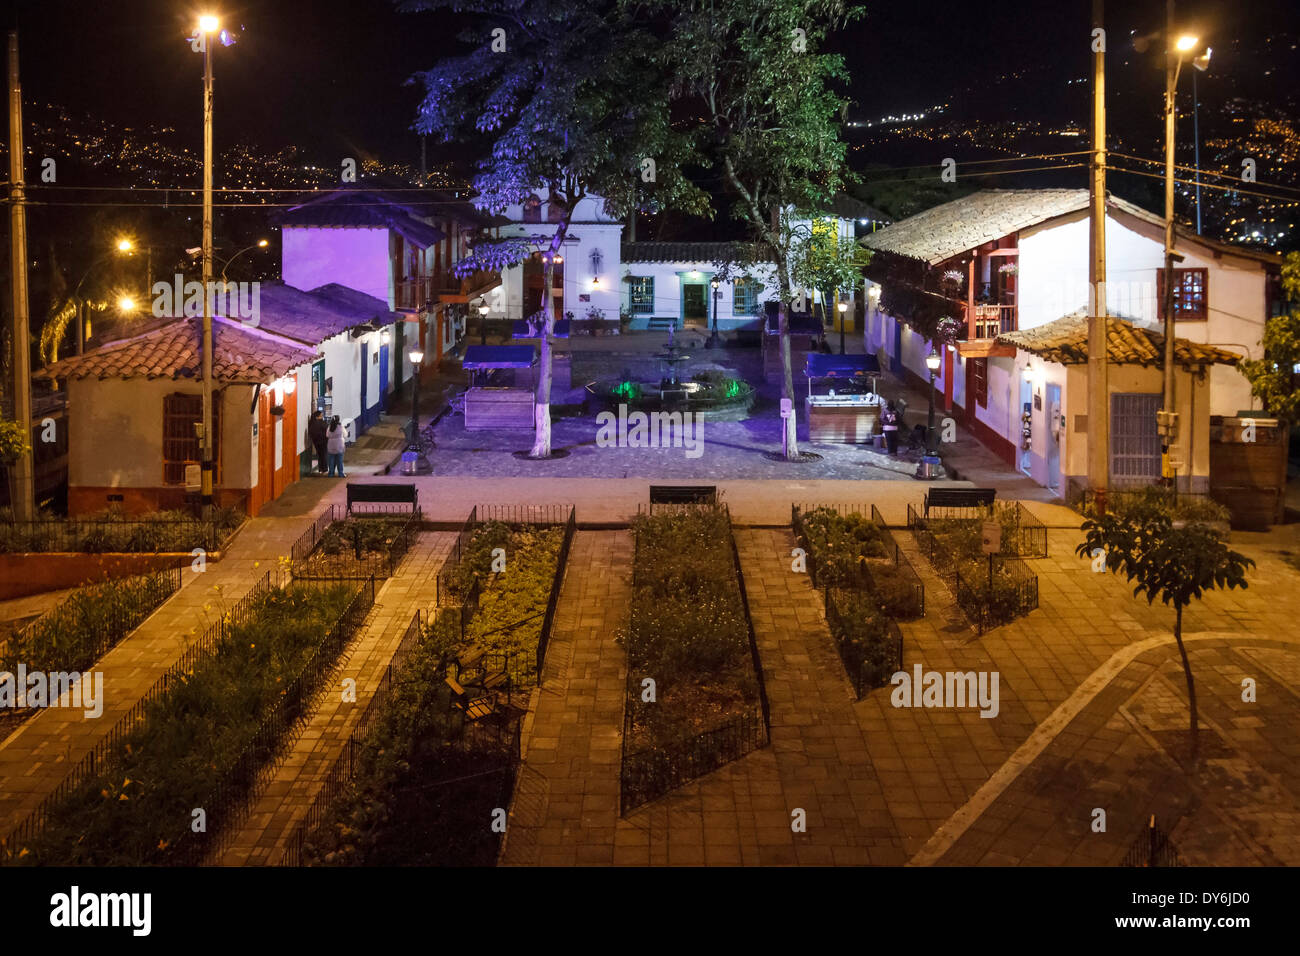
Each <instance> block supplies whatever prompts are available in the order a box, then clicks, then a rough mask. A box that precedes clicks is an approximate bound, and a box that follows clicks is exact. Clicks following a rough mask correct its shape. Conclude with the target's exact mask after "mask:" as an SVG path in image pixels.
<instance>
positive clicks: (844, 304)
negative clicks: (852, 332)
mask: <svg viewBox="0 0 1300 956" xmlns="http://www.w3.org/2000/svg"><path fill="white" fill-rule="evenodd" d="M838 308H839V310H840V354H841V355H843V354H844V316H845V314H846V313H847V312H848V311H849V304H848V303H847V302H841V303H840V304H839V306H838Z"/></svg>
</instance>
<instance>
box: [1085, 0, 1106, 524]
mask: <svg viewBox="0 0 1300 956" xmlns="http://www.w3.org/2000/svg"><path fill="white" fill-rule="evenodd" d="M1104 6H1105V0H1092V26H1093V29H1094V30H1102V31H1103V32H1102V33H1101V34H1100V35H1098V34H1096V33H1094V34H1093V37H1094V38H1093V43H1092V49H1093V53H1092V167H1091V169H1090V171H1089V173H1090V174H1089V180H1088V192H1089V199H1090V200H1091V205H1090V207H1089V208H1090V210H1091V213H1090V214H1091V222H1090V225H1091V230H1090V232H1089V234H1088V284H1089V288H1090V289H1091V290H1092V311H1091V314H1090V315H1089V317H1088V486H1089V487H1090V488H1091V489H1092V493H1093V500H1094V501H1095V502H1096V507H1097V509H1098V511H1099V512H1104V511H1105V510H1106V492H1107V489H1108V488H1109V487H1110V355H1109V352H1108V351H1107V347H1106V323H1107V316H1108V315H1109V314H1110V309H1109V308H1107V306H1106V43H1105V39H1104V38H1105V32H1104V31H1105V29H1106V25H1105V13H1104V9H1103V8H1104Z"/></svg>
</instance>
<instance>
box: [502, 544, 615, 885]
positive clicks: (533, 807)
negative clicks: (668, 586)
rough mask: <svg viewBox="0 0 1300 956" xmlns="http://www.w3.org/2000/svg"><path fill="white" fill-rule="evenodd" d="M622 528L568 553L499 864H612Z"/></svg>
mask: <svg viewBox="0 0 1300 956" xmlns="http://www.w3.org/2000/svg"><path fill="white" fill-rule="evenodd" d="M631 569H632V535H631V532H628V531H579V532H578V533H577V534H576V535H575V536H574V539H573V546H572V548H571V549H570V551H569V563H568V570H567V571H566V572H565V576H564V584H563V586H562V588H561V590H560V600H559V604H558V606H557V608H556V616H555V624H554V629H553V631H552V633H551V641H550V644H549V645H548V646H547V649H546V663H545V666H544V669H543V672H542V676H543V682H542V686H541V688H540V689H539V690H537V691H535V692H534V694H533V700H534V701H535V703H534V705H533V709H532V710H531V711H530V713H529V716H528V718H527V719H526V720H525V724H524V742H523V746H524V762H523V766H522V767H521V768H520V771H519V779H518V781H517V782H516V784H515V796H514V801H513V805H512V807H511V811H510V822H509V825H508V828H507V830H506V837H505V841H504V843H503V845H502V848H501V856H500V862H501V863H503V864H508V865H509V864H541V865H543V866H554V865H565V864H568V865H572V864H575V863H610V862H613V853H614V843H615V828H616V824H617V821H618V773H619V760H620V755H621V751H620V735H621V733H622V730H623V694H624V681H625V679H626V678H625V675H626V660H625V656H624V654H623V649H622V648H621V647H619V646H618V645H617V644H616V643H615V637H617V635H618V633H619V630H620V629H621V628H622V627H623V626H624V624H625V622H626V620H627V602H628V595H629V593H630V587H629V580H630V575H631Z"/></svg>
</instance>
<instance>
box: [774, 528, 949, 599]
mask: <svg viewBox="0 0 1300 956" xmlns="http://www.w3.org/2000/svg"><path fill="white" fill-rule="evenodd" d="M817 508H830V509H832V510H833V511H835V513H836V514H839V515H859V516H862V517H869V518H870V520H871V523H872V524H873V525H875V526H876V527H877V528H878V529H879V533H880V538H881V541H882V542H883V543H884V546H885V551H886V554H887V557H888V559H889V561H890V563H891V565H892V572H891V573H893V574H897V575H898V576H899V577H900V578H902V579H903V582H904V587H906V588H907V589H908V590H910V591H911V593H912V596H913V603H914V606H915V607H916V609H917V610H916V613H915V614H908V615H907V616H904V617H901V618H899V619H900V620H913V619H915V618H918V617H924V616H925V582H923V581H922V580H921V576H920V575H919V574H917V572H916V569H915V568H914V567H912V562H911V561H910V560H908V557H907V555H906V554H904V553H903V549H902V548H900V547H899V546H898V542H897V541H896V540H895V539H894V535H893V533H892V532H891V531H890V530H889V526H888V525H887V524H885V519H884V516H883V515H881V513H880V511H879V510H878V509H877V508H876V506H875V505H874V504H872V505H857V504H842V503H840V504H821V503H817V504H807V503H804V504H792V505H791V506H790V524H791V527H792V528H793V529H794V534H795V537H796V538H797V539H798V540H799V545H800V547H802V548H803V549H804V551H805V552H806V553H808V554H809V555H811V554H812V548H811V547H810V543H809V538H808V532H807V528H806V526H805V524H804V516H805V515H807V514H809V513H810V512H812V511H814V510H816V509H817ZM873 567H874V565H873V562H872V561H870V560H868V561H865V562H859V563H858V565H857V567H856V569H855V570H854V572H853V574H852V576H851V578H850V580H848V581H841V582H838V584H836V585H835V586H839V587H849V588H866V589H869V590H871V591H873V592H877V593H878V592H879V591H880V590H881V589H882V582H883V580H884V576H883V575H882V574H881V573H880V571H879V569H876V570H875V571H873ZM808 574H809V577H810V578H811V579H812V585H813V587H814V588H820V589H822V590H825V589H826V588H827V587H828V586H831V584H832V582H829V581H826V580H824V578H825V572H824V570H823V569H821V568H819V567H818V566H817V565H816V564H815V563H810V564H809V566H808Z"/></svg>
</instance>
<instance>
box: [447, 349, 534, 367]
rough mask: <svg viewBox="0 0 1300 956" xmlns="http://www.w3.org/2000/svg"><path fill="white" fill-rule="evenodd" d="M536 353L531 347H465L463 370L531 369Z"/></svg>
mask: <svg viewBox="0 0 1300 956" xmlns="http://www.w3.org/2000/svg"><path fill="white" fill-rule="evenodd" d="M536 361H537V352H536V349H534V348H533V347H532V346H531V345H469V346H466V347H465V360H464V361H463V362H461V366H462V367H463V368H466V369H469V370H478V369H489V368H532V367H533V364H534V363H535V362H536Z"/></svg>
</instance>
